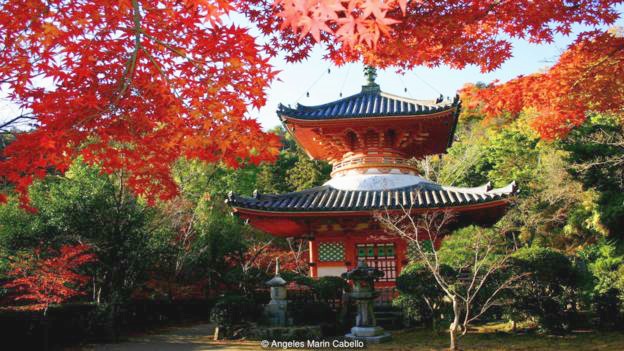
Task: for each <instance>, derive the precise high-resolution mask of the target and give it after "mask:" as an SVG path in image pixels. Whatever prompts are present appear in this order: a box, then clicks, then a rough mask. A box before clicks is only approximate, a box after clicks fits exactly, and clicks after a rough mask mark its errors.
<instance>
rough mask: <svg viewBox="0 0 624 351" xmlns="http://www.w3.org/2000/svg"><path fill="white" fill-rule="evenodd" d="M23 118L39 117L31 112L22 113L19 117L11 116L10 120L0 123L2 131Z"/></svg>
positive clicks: (32, 118) (34, 119) (33, 118)
mask: <svg viewBox="0 0 624 351" xmlns="http://www.w3.org/2000/svg"><path fill="white" fill-rule="evenodd" d="M21 120H33V121H36V120H37V118H36V117H34V116H33V115H31V114H21V115H19V116H17V117H14V118H11V119H10V120H8V121H6V122H3V123H2V124H0V131H3V130H4V129H6V128H9V127H11V125H12V124H14V123H17V122H18V121H21Z"/></svg>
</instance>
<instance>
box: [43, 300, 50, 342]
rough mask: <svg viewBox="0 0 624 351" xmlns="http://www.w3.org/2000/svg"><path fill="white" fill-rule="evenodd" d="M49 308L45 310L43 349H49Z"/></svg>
mask: <svg viewBox="0 0 624 351" xmlns="http://www.w3.org/2000/svg"><path fill="white" fill-rule="evenodd" d="M49 334H50V333H49V329H48V308H47V307H46V308H45V309H44V310H43V351H48V349H49V348H50V345H49Z"/></svg>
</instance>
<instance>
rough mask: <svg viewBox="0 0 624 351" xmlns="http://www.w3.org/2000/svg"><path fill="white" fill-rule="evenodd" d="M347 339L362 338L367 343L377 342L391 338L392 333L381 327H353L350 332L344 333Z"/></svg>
mask: <svg viewBox="0 0 624 351" xmlns="http://www.w3.org/2000/svg"><path fill="white" fill-rule="evenodd" d="M345 338H346V339H349V340H362V341H365V342H366V343H369V344H378V343H381V342H386V341H389V340H391V339H392V335H390V333H388V332H387V331H385V330H384V329H383V328H382V327H353V328H351V333H348V334H347V335H345Z"/></svg>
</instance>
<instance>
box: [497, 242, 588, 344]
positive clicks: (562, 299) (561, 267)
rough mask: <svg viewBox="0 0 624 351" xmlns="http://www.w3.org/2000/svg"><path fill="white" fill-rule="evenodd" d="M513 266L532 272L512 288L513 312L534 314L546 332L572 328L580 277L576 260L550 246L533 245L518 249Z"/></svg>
mask: <svg viewBox="0 0 624 351" xmlns="http://www.w3.org/2000/svg"><path fill="white" fill-rule="evenodd" d="M511 266H512V267H511V269H512V270H513V271H515V272H516V273H517V274H522V273H525V274H528V276H527V278H526V279H523V280H521V281H520V282H519V284H518V286H517V287H516V288H515V289H513V290H512V291H511V296H510V297H511V299H512V304H511V305H510V306H509V309H512V310H513V311H508V314H511V315H517V314H520V315H523V316H525V317H529V318H533V319H535V320H537V322H538V323H539V326H540V329H542V330H543V331H546V332H554V333H561V332H564V331H568V330H569V329H570V328H571V327H573V325H571V323H570V321H572V320H576V318H575V316H574V314H576V311H575V309H574V306H576V296H575V294H576V288H577V286H578V283H579V280H580V277H579V273H578V271H577V270H576V268H575V267H574V265H573V264H572V261H571V260H570V259H569V258H568V257H567V256H566V255H564V254H563V253H561V252H559V251H556V250H554V249H550V248H542V247H529V248H523V249H520V250H518V252H516V253H515V254H514V255H513V257H512V260H511Z"/></svg>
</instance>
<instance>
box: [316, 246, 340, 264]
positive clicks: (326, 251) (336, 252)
mask: <svg viewBox="0 0 624 351" xmlns="http://www.w3.org/2000/svg"><path fill="white" fill-rule="evenodd" d="M344 257H345V250H344V245H343V244H342V243H320V244H319V261H321V262H331V261H344Z"/></svg>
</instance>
